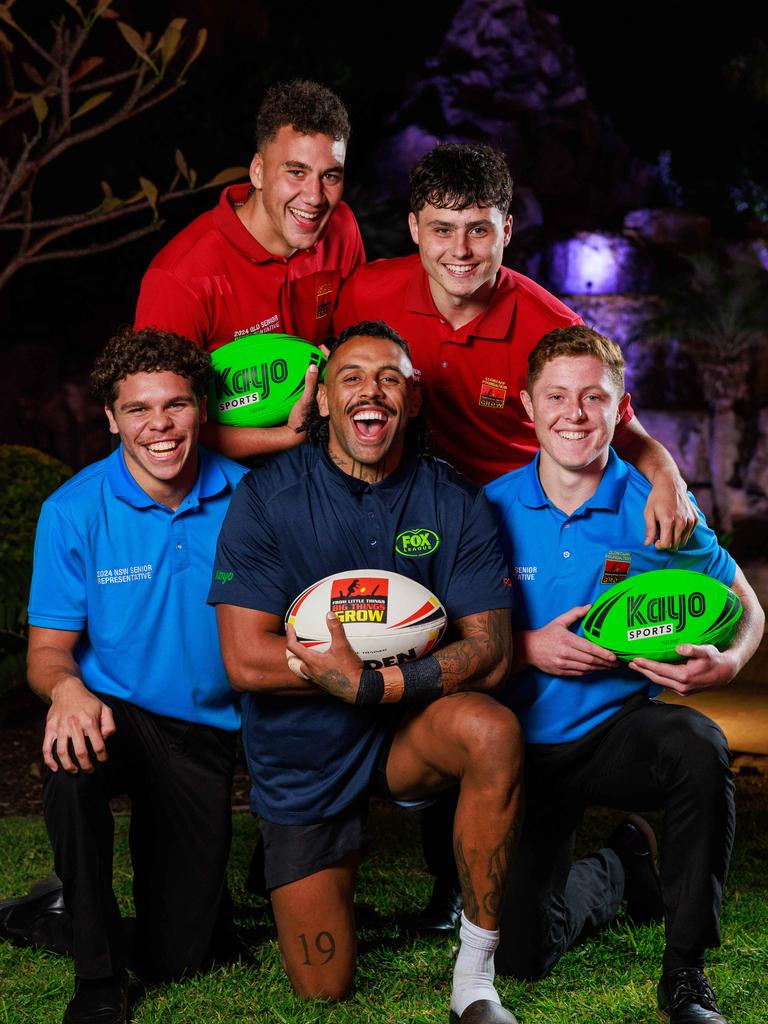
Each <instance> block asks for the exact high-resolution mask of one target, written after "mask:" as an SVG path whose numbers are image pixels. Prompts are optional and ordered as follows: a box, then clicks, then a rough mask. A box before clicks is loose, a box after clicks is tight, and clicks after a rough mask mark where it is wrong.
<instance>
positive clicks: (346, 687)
mask: <svg viewBox="0 0 768 1024" xmlns="http://www.w3.org/2000/svg"><path fill="white" fill-rule="evenodd" d="M317 684H318V686H322V688H323V689H324V690H325V692H326V693H330V695H331V696H332V697H338V698H339V699H340V700H346V701H350V702H351V701H354V699H355V697H356V696H357V687H356V686H354V685H353V684H352V683H351V682H350V680H349V679H348V677H347V676H345V675H344V673H343V672H339V670H338V669H336V668H329V669H328V670H327V671H326V672H323V673H322V675H320V676H318V677H317Z"/></svg>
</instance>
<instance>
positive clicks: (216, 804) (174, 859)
mask: <svg viewBox="0 0 768 1024" xmlns="http://www.w3.org/2000/svg"><path fill="white" fill-rule="evenodd" d="M209 375H210V358H209V356H208V355H207V353H204V352H201V351H200V350H199V349H197V348H196V347H195V346H194V345H193V344H192V343H191V342H189V341H187V340H186V339H184V338H181V337H179V336H178V335H175V334H170V333H168V332H164V331H158V330H154V329H145V330H143V331H139V332H133V331H130V330H126V331H123V332H122V333H121V334H118V335H117V336H116V337H115V338H113V339H112V340H111V341H110V342H109V344H108V345H107V346H106V348H105V349H104V351H103V352H102V354H101V355H100V357H99V358H98V360H97V362H96V365H95V368H94V371H93V374H92V384H93V387H94V391H95V393H96V394H97V396H98V397H99V398H100V399H102V400H103V402H104V406H105V411H106V415H107V420H108V421H109V429H110V431H111V432H112V433H113V434H115V435H116V436H118V437H119V439H120V442H121V444H120V447H119V448H118V449H117V450H116V451H115V452H114V453H113V454H112V455H110V456H109V457H108V458H106V459H104V460H103V461H101V462H98V463H96V464H94V465H93V466H90V467H88V468H87V469H85V470H83V471H82V472H81V473H78V474H77V475H76V476H75V477H73V478H72V479H71V480H70V481H69V482H68V483H66V484H65V485H64V486H63V487H61V488H59V490H58V491H56V492H55V493H54V494H53V495H51V497H50V498H49V499H48V500H47V501H46V502H45V504H44V505H43V508H42V511H41V514H40V521H39V523H38V529H37V539H36V544H35V560H34V573H33V579H32V591H31V597H30V604H29V622H30V637H29V661H28V674H29V682H30V685H31V687H32V689H33V690H34V691H35V692H36V693H37V694H38V695H39V696H40V697H42V698H43V699H44V700H46V701H47V702H48V703H50V710H49V711H48V717H47V721H46V728H45V737H44V740H43V756H44V760H45V763H46V765H47V768H48V771H47V773H46V778H45V788H44V813H45V820H46V825H47V827H48V832H49V835H50V838H51V843H52V845H53V850H54V858H55V866H56V872H57V874H58V876H59V878H60V879H61V881H62V883H63V905H64V908H65V910H64V911H62V907H61V900H60V896H59V893H57V892H56V890H55V889H54V890H53V891H52V892H45V891H43V892H42V894H41V895H39V896H37V897H36V896H35V894H34V893H33V894H32V898H31V899H30V897H26V898H22V899H21V900H19V901H16V904H15V905H10V907H9V908H8V907H6V910H5V912H4V913H3V915H2V925H3V928H2V931H3V934H4V935H5V937H8V938H14V939H16V940H17V941H21V942H23V941H25V940H26V941H34V942H35V943H39V944H51V940H52V935H51V930H52V929H55V930H56V932H57V938H54V939H53V941H54V944H56V945H58V946H59V948H62V947H63V948H64V949H66V950H67V951H69V952H71V953H72V955H73V957H74V961H75V974H76V986H75V994H74V996H73V998H72V1000H71V1001H70V1003H69V1005H68V1007H67V1011H66V1014H65V1016H64V1021H65V1022H69V1024H90V1022H93V1024H96V1022H98V1024H113V1022H115V1024H119V1022H122V1021H124V1020H125V993H124V981H123V974H124V968H125V965H126V962H127V960H128V957H129V953H128V951H127V950H126V949H125V946H124V932H123V928H122V927H121V920H120V912H119V910H118V906H117V902H116V900H115V896H114V893H113V891H112V840H113V823H112V816H111V813H110V810H109V800H110V798H111V797H112V796H114V795H115V794H118V793H127V794H129V795H130V797H131V801H132V812H131V833H130V843H131V857H132V860H133V868H134V887H133V893H134V901H135V906H136V933H135V940H134V947H135V948H134V953H133V957H132V959H131V961H130V962H131V966H132V967H134V968H135V969H136V970H138V971H139V972H140V973H141V974H142V975H143V976H145V977H147V978H148V979H151V980H157V979H169V978H178V977H181V976H183V975H187V974H190V973H193V972H195V971H197V970H199V969H200V968H202V967H203V966H205V965H206V964H207V963H208V962H209V961H210V960H211V959H212V958H213V957H214V956H215V955H216V954H217V953H223V952H224V948H223V946H222V942H223V941H225V940H226V938H227V933H228V927H227V926H228V918H229V897H228V894H227V889H226V875H225V871H226V864H227V858H228V854H229V845H230V828H231V816H230V788H231V781H232V766H233V756H234V747H235V737H236V733H237V729H238V727H239V713H238V708H237V700H236V698H235V695H234V694H233V693H232V691H231V689H230V687H229V683H228V681H227V677H226V675H225V672H224V666H223V664H222V661H221V656H220V653H219V645H218V636H217V632H216V623H215V615H214V613H213V610H212V609H211V608H209V607H208V606H207V604H206V594H207V590H208V586H209V584H210V574H211V565H212V563H213V554H214V544H215V538H216V535H217V533H218V530H219V527H220V525H221V522H222V519H223V517H224V513H225V511H226V508H227V506H228V504H229V501H230V498H231V496H232V492H233V489H234V487H235V485H236V484H237V482H238V481H239V480H240V478H241V477H242V476H243V474H244V473H245V472H246V471H245V469H244V468H243V467H241V466H239V465H237V464H236V463H234V462H231V461H230V460H229V459H227V458H225V457H223V456H220V455H215V454H213V453H210V452H207V451H205V450H203V449H200V448H198V443H197V442H198V432H199V428H200V423H201V422H203V421H204V419H205V397H204V396H205V394H206V391H207V386H208V379H209ZM45 888H46V887H45V886H43V887H42V889H43V890H45ZM57 900H58V902H57ZM46 911H47V912H48V913H47V914H46ZM51 911H53V913H51ZM56 911H60V912H59V913H56ZM70 928H71V934H70V933H69V929H70ZM62 935H63V936H64V938H63V940H62Z"/></svg>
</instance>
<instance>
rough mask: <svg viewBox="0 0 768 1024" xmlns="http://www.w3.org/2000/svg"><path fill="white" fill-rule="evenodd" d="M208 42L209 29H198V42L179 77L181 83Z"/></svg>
mask: <svg viewBox="0 0 768 1024" xmlns="http://www.w3.org/2000/svg"><path fill="white" fill-rule="evenodd" d="M207 42H208V29H207V28H201V29H198V32H197V40H196V41H195V46H194V49H193V50H192V53H191V55H190V57H189V59H188V60H187V63H186V64H185V65H184V67H183V68H182V69H181V74H180V75H179V81H181V79H182V78H183V77H184V75H186V73H187V71H189V69H190V67H191V66H192V65H193V64H194V63H195V61H196V60H197V58H198V57H199V56H200V54H201V53H202V52H203V50H204V49H205V44H206V43H207Z"/></svg>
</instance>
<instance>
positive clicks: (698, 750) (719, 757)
mask: <svg viewBox="0 0 768 1024" xmlns="http://www.w3.org/2000/svg"><path fill="white" fill-rule="evenodd" d="M676 710H678V711H680V712H682V714H680V715H676V716H675V719H674V722H673V726H672V728H671V729H668V730H667V731H666V734H665V736H664V740H663V743H662V749H664V748H666V754H667V757H668V760H669V761H670V762H671V763H673V764H677V765H678V766H679V769H680V770H681V772H682V774H683V775H684V776H685V778H689V779H691V780H693V781H694V782H695V783H696V784H697V785H699V786H700V785H702V784H704V783H705V782H706V781H712V782H715V781H718V780H721V779H723V778H730V774H731V773H730V750H729V749H728V741H727V740H726V738H725V735H724V734H723V731H722V729H721V728H720V726H719V725H717V723H716V722H713V721H712V719H711V718H707V716H706V715H702V714H701V713H700V712H698V711H695V710H694V709H692V708H683V707H681V708H678V709H676Z"/></svg>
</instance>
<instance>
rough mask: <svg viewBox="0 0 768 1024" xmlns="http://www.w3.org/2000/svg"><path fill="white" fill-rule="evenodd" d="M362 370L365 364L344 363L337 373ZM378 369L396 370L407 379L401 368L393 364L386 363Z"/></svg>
mask: <svg viewBox="0 0 768 1024" xmlns="http://www.w3.org/2000/svg"><path fill="white" fill-rule="evenodd" d="M362 368H363V364H362V363H344V365H343V366H340V367H339V368H338V370H337V371H336V372H337V373H344V371H345V370H361V369H362ZM378 369H379V370H394V371H395V373H399V374H400V376H401V377H405V376H406V375H405V374H404V373H403V371H402V370H401V369H400V367H399V366H395V365H394V364H393V363H386V364H385V365H384V366H379V367H378Z"/></svg>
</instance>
